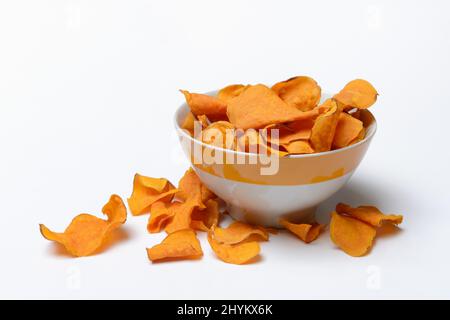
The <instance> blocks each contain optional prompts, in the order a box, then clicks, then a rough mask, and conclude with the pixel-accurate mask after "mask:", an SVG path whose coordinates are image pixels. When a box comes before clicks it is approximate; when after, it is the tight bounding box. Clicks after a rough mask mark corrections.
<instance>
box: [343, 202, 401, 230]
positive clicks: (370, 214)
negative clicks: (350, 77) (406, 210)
mask: <svg viewBox="0 0 450 320" xmlns="http://www.w3.org/2000/svg"><path fill="white" fill-rule="evenodd" d="M336 211H337V212H338V213H339V214H347V215H349V216H350V217H352V218H355V219H358V220H360V221H363V222H365V223H368V224H370V225H372V226H374V227H381V226H382V225H383V224H384V223H392V224H395V225H398V224H400V223H402V221H403V216H402V215H396V214H384V213H382V212H381V211H380V210H378V208H376V207H373V206H359V207H357V208H352V207H350V206H349V205H347V204H344V203H338V205H337V206H336Z"/></svg>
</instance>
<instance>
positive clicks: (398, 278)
mask: <svg viewBox="0 0 450 320" xmlns="http://www.w3.org/2000/svg"><path fill="white" fill-rule="evenodd" d="M449 10H450V5H449V2H448V1H437V0H436V1H392V0H391V1H375V0H373V1H361V0H359V1H304V2H300V1H261V0H260V1H229V0H228V1H207V0H205V1H181V0H180V1H77V0H73V1H62V0H55V1H7V0H5V1H2V2H1V3H0V146H1V149H0V199H1V205H0V214H1V219H0V226H1V231H0V298H208V299H209V298H248V299H252V298H255V299H259V298H287V299H290V298H297V299H298V298H300V299H303V298H450V275H449V270H450V249H449V247H450V240H449V233H450V231H449V230H450V229H449V228H450V224H449V223H450V196H449V187H448V184H449V181H450V174H449V170H448V167H447V164H448V163H449V160H450V155H449V149H448V148H449V142H448V141H449V139H450V136H449V130H450V112H449V108H450V105H449V101H450V90H449V84H450V81H449V75H450V62H449V57H450V43H449V41H450V20H449V19H448V12H449ZM301 74H306V75H310V76H312V77H314V78H315V79H317V80H318V82H319V83H320V85H321V86H322V88H323V90H324V91H328V92H336V91H337V90H339V89H340V88H341V87H342V86H343V85H344V84H345V83H346V82H347V81H349V80H351V79H354V78H357V77H362V78H365V79H368V80H370V81H371V82H372V83H373V84H374V85H375V87H376V88H377V89H378V91H379V92H380V97H379V101H378V103H377V104H376V105H375V106H374V107H373V109H372V111H373V113H374V114H375V116H376V117H377V119H378V125H379V127H378V132H377V134H376V136H375V139H374V141H373V143H372V145H371V148H370V150H369V152H368V153H367V155H366V158H365V159H364V161H363V163H362V164H361V166H360V168H359V169H358V171H357V172H356V174H355V175H354V177H353V178H352V180H351V181H350V183H349V184H348V186H346V187H345V188H344V189H343V190H342V191H340V192H339V193H338V194H336V195H335V196H333V197H332V198H331V199H330V200H329V201H326V202H325V203H323V205H321V207H320V210H319V216H320V217H321V218H322V219H326V218H327V215H328V213H329V212H330V211H331V210H332V209H333V207H334V205H335V204H336V203H337V202H339V201H344V202H349V203H350V204H353V205H359V204H374V205H377V206H379V207H380V208H381V209H382V210H384V211H387V212H393V213H402V214H404V217H405V221H404V223H403V225H402V231H401V232H398V233H397V234H395V235H392V236H389V237H382V238H379V239H378V240H377V241H376V244H375V246H374V248H373V250H372V252H371V253H370V254H369V255H368V256H366V257H363V258H352V257H350V256H347V255H346V254H344V253H343V252H342V251H340V250H338V249H336V248H335V247H334V245H333V244H332V243H331V241H330V239H329V236H328V233H326V234H324V235H322V236H321V237H320V238H319V239H318V240H317V241H316V242H314V243H312V244H310V245H305V244H303V243H302V242H301V241H298V240H297V239H296V238H294V237H293V236H291V235H288V234H281V235H279V236H274V237H272V239H271V240H270V242H268V243H264V244H263V245H262V259H261V261H260V262H258V263H256V264H252V265H246V266H234V265H229V264H225V263H222V262H221V261H219V260H217V259H216V258H215V257H214V255H213V254H212V252H211V250H210V249H209V246H208V245H207V244H206V243H205V242H204V241H203V244H204V245H203V248H204V252H205V255H204V258H203V259H202V260H200V261H194V262H192V261H187V262H186V261H182V262H173V263H165V264H151V263H150V262H149V261H148V260H147V256H146V252H145V248H146V247H149V246H152V245H154V244H156V243H158V242H159V241H160V240H161V239H162V237H163V236H164V235H163V234H160V235H149V234H147V232H146V222H147V217H146V216H143V217H137V218H136V217H129V220H128V222H127V223H126V225H125V227H124V228H123V231H122V233H121V240H122V241H118V242H116V243H115V244H113V245H112V246H110V247H109V248H108V250H106V251H105V252H103V253H102V254H100V255H97V256H92V257H86V258H78V259H74V258H71V257H68V256H66V255H65V254H64V253H63V252H62V251H61V250H59V249H58V247H57V246H55V245H54V244H52V243H50V242H48V241H46V240H44V239H43V238H42V237H41V235H40V233H39V230H38V223H45V224H46V225H47V226H49V227H50V228H52V229H55V230H61V231H62V230H63V229H64V228H65V226H66V225H67V224H68V223H69V222H70V220H71V219H72V217H73V216H75V215H76V214H78V213H81V212H89V213H92V214H97V215H100V209H101V207H102V205H103V204H104V203H105V202H106V201H107V199H108V197H109V195H110V194H112V193H117V194H119V195H121V196H122V197H123V198H126V197H128V196H129V195H130V193H131V189H132V178H133V175H134V173H135V172H140V173H142V174H145V175H149V176H157V177H159V176H162V177H167V178H169V179H171V180H172V181H174V182H175V183H176V182H177V181H178V179H179V178H180V177H181V176H182V174H183V172H184V170H185V169H186V168H187V166H188V164H187V162H186V160H185V159H184V157H183V155H182V154H181V151H180V149H179V146H178V145H177V141H176V138H175V134H174V130H173V126H172V116H173V113H174V111H175V109H176V108H177V107H178V106H179V105H180V104H181V103H182V101H183V98H182V95H181V94H180V93H179V92H178V91H177V90H178V89H180V88H184V89H189V90H192V91H197V92H205V91H210V90H213V89H217V88H220V87H223V86H225V85H227V84H230V83H257V82H262V83H267V84H272V83H274V82H276V81H279V80H283V79H285V78H288V77H291V76H294V75H301ZM202 237H203V236H202ZM202 240H205V239H203V238H202Z"/></svg>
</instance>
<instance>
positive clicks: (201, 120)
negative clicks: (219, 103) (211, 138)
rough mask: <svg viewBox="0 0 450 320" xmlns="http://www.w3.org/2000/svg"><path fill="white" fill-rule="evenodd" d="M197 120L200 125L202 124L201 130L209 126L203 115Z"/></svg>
mask: <svg viewBox="0 0 450 320" xmlns="http://www.w3.org/2000/svg"><path fill="white" fill-rule="evenodd" d="M197 118H198V121H200V123H201V124H202V128H206V127H208V126H209V125H210V124H211V122H210V121H209V119H208V117H207V116H206V115H204V114H202V115H200V116H198V117H197Z"/></svg>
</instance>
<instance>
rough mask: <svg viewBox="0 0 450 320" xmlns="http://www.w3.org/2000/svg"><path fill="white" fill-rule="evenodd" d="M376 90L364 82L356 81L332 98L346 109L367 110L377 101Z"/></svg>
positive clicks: (348, 84)
mask: <svg viewBox="0 0 450 320" xmlns="http://www.w3.org/2000/svg"><path fill="white" fill-rule="evenodd" d="M377 96H378V93H377V90H376V89H375V88H374V87H373V86H372V85H371V84H370V83H369V82H368V81H366V80H362V79H356V80H353V81H350V82H349V83H347V85H346V86H345V87H344V89H342V90H341V91H340V92H339V93H338V94H336V95H335V96H334V97H333V98H334V99H336V100H337V101H339V103H341V104H342V105H344V106H346V107H353V108H358V109H367V108H369V107H370V106H371V105H373V104H374V103H375V101H377Z"/></svg>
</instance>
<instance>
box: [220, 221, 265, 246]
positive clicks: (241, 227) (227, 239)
mask: <svg viewBox="0 0 450 320" xmlns="http://www.w3.org/2000/svg"><path fill="white" fill-rule="evenodd" d="M214 240H216V241H217V242H219V243H223V244H236V243H240V242H243V241H246V240H253V241H267V240H269V233H268V232H267V231H266V230H265V229H264V228H263V227H259V226H252V225H249V224H247V223H244V222H240V221H234V222H233V223H232V224H230V225H229V226H228V228H220V227H215V228H214Z"/></svg>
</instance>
